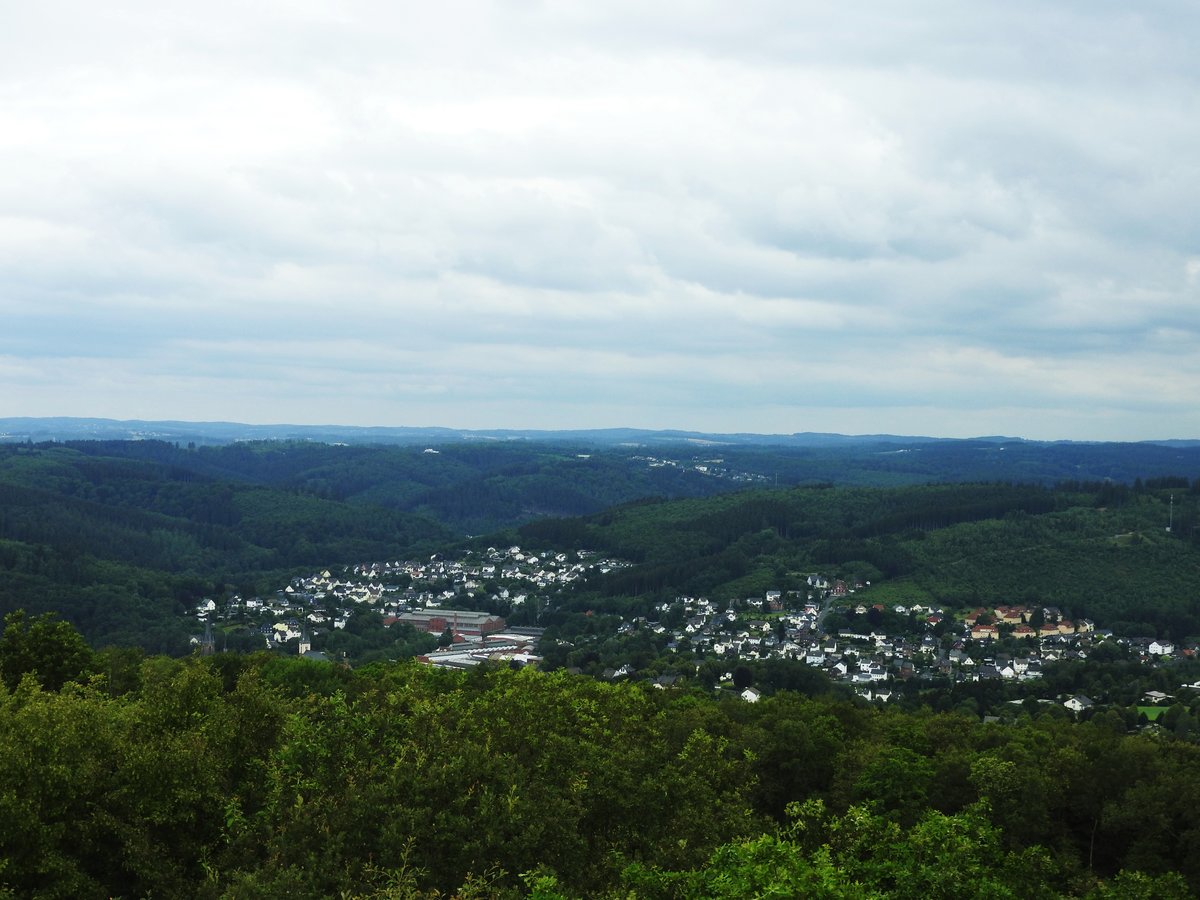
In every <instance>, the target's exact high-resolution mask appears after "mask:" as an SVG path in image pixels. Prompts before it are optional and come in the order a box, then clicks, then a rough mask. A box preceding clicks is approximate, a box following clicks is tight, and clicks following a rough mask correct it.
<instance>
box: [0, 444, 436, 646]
mask: <svg viewBox="0 0 1200 900" xmlns="http://www.w3.org/2000/svg"><path fill="white" fill-rule="evenodd" d="M90 449H94V448H90ZM452 539H454V533H453V532H451V531H450V530H449V529H447V528H445V527H444V526H442V525H441V524H439V523H437V522H435V521H433V520H432V519H429V518H427V517H422V516H418V515H415V514H411V513H404V512H399V511H395V510H388V509H383V508H380V507H365V506H363V505H353V504H350V503H347V502H344V501H339V500H334V499H329V498H324V497H320V496H316V495H313V494H311V493H306V492H303V491H295V490H283V489H280V488H276V487H270V486H264V485H259V484H254V483H251V482H250V481H248V480H247V479H245V478H241V479H238V480H231V479H222V478H220V477H218V476H216V475H210V474H203V473H199V472H197V471H195V470H189V469H184V468H181V467H178V466H172V465H170V464H169V463H166V462H155V461H152V460H148V459H123V458H119V457H110V456H102V455H99V454H96V453H84V452H81V451H79V450H77V449H73V448H70V447H64V446H58V445H51V446H46V447H40V448H38V447H35V448H26V447H19V446H12V445H10V446H7V447H0V611H5V612H6V611H9V610H13V609H17V608H24V609H27V610H29V611H31V612H41V611H43V610H55V611H58V612H61V613H62V614H63V615H65V616H67V617H69V618H70V619H71V620H72V621H73V622H75V623H76V624H77V625H78V626H79V627H80V628H81V630H82V631H83V632H84V633H85V634H86V635H87V637H88V638H89V640H91V641H93V642H94V643H97V644H104V643H121V644H129V645H138V646H142V647H146V648H147V649H150V650H155V651H161V652H180V651H182V650H184V649H185V648H186V646H187V638H188V631H189V627H190V626H188V625H187V624H186V623H185V621H184V619H183V618H182V616H183V613H184V612H185V611H186V610H187V609H189V608H190V607H191V606H192V605H194V604H195V602H196V601H197V600H198V599H199V598H200V597H201V596H208V595H213V594H216V595H220V594H222V593H224V592H226V591H227V590H228V591H241V592H244V593H246V594H247V595H250V594H253V593H257V592H258V591H260V590H262V591H273V590H275V589H276V588H277V587H278V584H279V581H280V579H282V578H283V577H284V576H285V574H286V573H288V572H290V571H292V570H295V569H296V568H297V567H308V568H312V567H323V566H326V565H330V564H332V563H336V562H350V561H354V560H361V559H377V558H384V557H391V556H394V555H396V554H399V553H407V552H413V551H416V550H420V549H421V548H428V547H435V546H436V547H440V546H443V545H444V544H445V543H446V542H447V541H450V540H452ZM192 627H194V626H192Z"/></svg>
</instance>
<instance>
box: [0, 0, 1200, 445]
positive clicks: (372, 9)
mask: <svg viewBox="0 0 1200 900" xmlns="http://www.w3.org/2000/svg"><path fill="white" fill-rule="evenodd" d="M2 16H3V21H0V165H3V166H4V170H5V172H6V177H5V178H4V179H0V316H2V317H3V322H4V328H3V329H2V330H0V396H3V397H4V398H5V399H6V400H7V402H6V403H5V404H3V406H4V407H5V409H6V410H7V413H6V414H12V415H56V414H76V415H92V414H99V415H112V416H116V417H121V418H129V417H142V418H153V417H157V418H196V419H200V418H220V419H243V420H251V421H280V420H285V419H286V420H291V421H298V422H339V421H340V422H354V423H359V424H447V425H458V426H479V427H483V426H502V425H508V426H542V427H559V426H561V427H577V426H583V425H596V426H604V425H623V424H628V425H638V426H646V427H691V428H709V429H720V430H730V431H738V430H760V431H793V430H803V429H813V430H841V431H855V432H864V431H879V430H891V431H900V432H910V433H934V434H969V433H983V432H989V433H993V432H1000V431H1008V432H1016V433H1022V434H1026V435H1029V436H1031V437H1073V438H1143V437H1152V436H1165V435H1184V434H1188V435H1195V434H1200V412H1198V411H1196V410H1195V409H1194V402H1193V400H1192V398H1194V397H1195V396H1197V395H1198V394H1200V361H1198V360H1197V355H1196V353H1195V350H1194V348H1195V347H1196V346H1197V338H1200V334H1198V333H1197V332H1198V331H1200V219H1198V217H1197V216H1196V214H1195V210H1196V209H1197V208H1200V177H1198V176H1200V172H1198V171H1197V169H1198V168H1200V162H1198V161H1197V158H1196V155H1195V147H1196V146H1200V115H1197V109H1196V99H1195V98H1196V97H1197V96H1200V93H1198V92H1197V86H1198V81H1200V61H1197V59H1196V54H1195V53H1194V46H1195V42H1196V39H1197V38H1198V37H1200V13H1198V12H1197V11H1196V10H1195V8H1194V7H1193V5H1191V4H1175V5H1171V4H1165V5H1157V6H1155V7H1154V8H1153V9H1140V8H1138V9H1131V8H1128V7H1127V6H1123V5H1118V4H1109V3H1098V4H1097V3H1093V4H1055V5H1047V4H1039V3H1032V2H1019V3H1015V4H1014V3H1005V4H1000V3H987V4H974V5H972V6H971V7H969V8H968V7H962V6H961V5H959V4H950V3H945V2H932V0H930V2H924V3H916V4H908V5H906V6H905V7H904V8H903V9H900V8H899V7H896V6H895V5H894V4H888V3H883V2H879V3H867V4H856V5H855V6H854V7H853V8H851V9H848V10H844V11H838V12H833V11H831V10H829V9H828V8H823V7H821V6H819V5H816V4H797V3H784V2H770V0H761V2H757V3H750V4H745V5H743V6H742V7H739V9H738V10H737V12H736V13H734V12H731V11H730V9H729V8H728V6H727V5H726V4H717V3H712V2H694V3H688V4H684V5H662V4H649V5H647V4H644V3H639V4H633V3H609V4H585V3H574V2H569V3H539V2H532V0H531V2H510V3H501V2H497V3H484V2H461V3H450V4H439V5H437V6H436V7H433V6H427V7H423V8H421V9H419V10H416V9H411V8H407V7H397V6H395V5H394V4H381V3H357V4H354V3H352V4H332V3H322V2H316V3H312V4H305V5H302V6H300V7H295V6H294V5H293V6H290V7H285V6H276V5H270V4H261V5H255V6H254V7H253V8H251V9H242V8H240V7H238V6H236V5H234V4H232V3H225V2H217V0H214V2H213V3H210V4H205V5H204V6H202V7H192V8H187V9H177V8H171V7H170V6H169V5H163V4H157V3H154V4H152V3H148V2H147V3H122V4H117V6H116V7H115V8H114V7H113V6H111V5H109V6H106V7H104V8H103V9H100V8H97V7H95V6H94V5H87V4H81V3H77V2H74V0H59V2H57V3H47V4H36V5H32V4H26V5H25V7H23V8H19V9H16V8H14V9H13V10H6V11H5V13H3V14H2ZM64 23H65V24H64Z"/></svg>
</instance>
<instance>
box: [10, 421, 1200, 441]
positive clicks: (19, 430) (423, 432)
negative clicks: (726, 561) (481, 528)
mask: <svg viewBox="0 0 1200 900" xmlns="http://www.w3.org/2000/svg"><path fill="white" fill-rule="evenodd" d="M26 440H32V441H35V442H36V441H69V440H161V441H191V442H195V443H200V444H224V443H232V442H235V441H261V440H275V441H279V440H285V441H286V440H309V441H324V442H335V441H337V442H344V443H355V444H422V443H429V442H452V441H493V440H499V441H502V440H509V441H515V440H525V441H552V442H571V443H575V442H578V443H586V444H592V445H595V446H618V445H621V444H644V445H652V444H677V443H680V442H689V443H696V444H716V445H746V446H753V445H760V446H792V447H847V446H854V445H861V444H899V445H908V444H928V443H940V442H962V441H983V442H989V443H1004V444H1011V443H1028V444H1038V445H1043V446H1049V445H1056V444H1083V445H1085V446H1087V445H1099V444H1104V443H1112V442H1103V441H1032V440H1028V439H1026V438H1022V437H1014V436H1005V435H985V436H978V437H971V438H947V437H933V436H928V435H899V434H837V433H833V432H818V431H802V432H795V433H793V434H755V433H752V432H736V433H718V432H703V431H681V430H677V429H645V428H591V429H561V430H557V429H553V430H552V429H520V428H480V429H472V428H446V427H441V426H428V427H424V426H360V425H289V424H285V423H281V424H247V423H243V422H188V421H180V420H171V419H168V420H154V421H148V420H141V419H99V418H79V417H72V416H48V417H28V416H15V417H9V418H0V442H13V441H26ZM1131 443H1132V442H1131ZM1136 443H1140V444H1153V445H1160V446H1172V447H1196V446H1200V439H1182V438H1168V439H1163V440H1148V441H1139V442H1136Z"/></svg>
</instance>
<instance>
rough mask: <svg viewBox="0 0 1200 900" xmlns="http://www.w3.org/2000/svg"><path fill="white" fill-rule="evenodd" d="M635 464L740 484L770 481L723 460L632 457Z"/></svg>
mask: <svg viewBox="0 0 1200 900" xmlns="http://www.w3.org/2000/svg"><path fill="white" fill-rule="evenodd" d="M630 459H632V460H634V461H635V462H642V463H645V464H646V465H647V467H649V468H651V469H679V470H681V471H691V472H698V473H699V474H701V475H707V476H708V477H710V478H728V479H729V480H730V481H736V482H738V483H740V484H767V483H768V482H769V481H770V479H769V478H768V477H767V476H766V475H758V474H756V473H754V472H738V471H735V470H733V469H730V468H728V467H727V466H726V465H725V460H723V459H693V460H691V461H689V462H681V461H680V460H677V459H667V458H665V457H659V456H631V457H630Z"/></svg>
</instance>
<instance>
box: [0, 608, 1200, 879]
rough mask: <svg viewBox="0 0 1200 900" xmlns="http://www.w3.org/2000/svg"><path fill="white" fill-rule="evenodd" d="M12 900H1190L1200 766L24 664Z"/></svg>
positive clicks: (815, 703)
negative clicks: (805, 899) (449, 899)
mask: <svg viewBox="0 0 1200 900" xmlns="http://www.w3.org/2000/svg"><path fill="white" fill-rule="evenodd" d="M0 675H2V676H3V679H2V680H3V684H2V685H0V860H2V863H0V893H4V892H7V893H8V894H9V895H11V896H43V897H71V898H84V897H98V898H99V897H110V896H111V897H119V896H125V897H134V896H152V895H153V896H190V897H230V898H234V897H278V896H282V895H290V896H295V897H329V896H343V897H379V898H383V897H389V898H399V897H407V898H416V897H425V898H432V897H446V896H457V897H494V896H496V897H503V896H511V897H521V896H532V897H539V898H553V897H583V896H587V897H605V896H608V897H626V898H628V897H647V898H657V897H661V898H668V897H697V898H699V897H729V898H733V897H746V898H749V897H762V896H813V897H831V898H832V897H837V898H842V897H846V898H849V897H855V898H863V897H912V898H929V897H946V898H951V897H953V898H961V897H978V898H989V900H991V898H997V897H1014V898H1015V897H1021V898H1028V897H1045V898H1050V897H1060V896H1092V897H1146V898H1151V897H1155V898H1162V897H1168V898H1169V897H1184V896H1188V895H1189V894H1190V893H1191V892H1192V891H1195V890H1196V889H1198V888H1200V857H1197V854H1196V853H1195V847H1196V842H1197V841H1198V840H1200V828H1198V826H1197V825H1196V822H1195V817H1194V815H1193V811H1194V809H1195V807H1196V804H1197V803H1198V802H1200V747H1197V746H1196V745H1194V744H1190V743H1185V742H1180V741H1176V740H1173V739H1172V738H1171V737H1169V736H1167V735H1165V734H1159V735H1157V736H1148V735H1140V736H1139V735H1128V734H1126V733H1125V729H1124V727H1123V725H1122V723H1121V722H1120V721H1119V720H1118V719H1116V718H1113V719H1111V720H1110V719H1109V718H1107V717H1100V718H1097V719H1095V720H1093V721H1091V722H1088V723H1082V724H1080V723H1074V722H1071V721H1068V720H1065V719H1063V718H1055V717H1042V718H1040V719H1038V720H1036V721H1030V720H1023V721H1018V722H1017V723H1016V724H1013V725H1008V726H997V725H980V724H978V721H977V720H976V719H974V718H968V717H964V716H961V715H958V714H954V713H947V714H930V713H923V714H919V715H914V714H910V713H905V712H900V711H896V710H886V711H885V710H880V709H876V708H871V707H867V706H866V705H864V704H861V703H857V704H856V703H853V702H850V701H845V700H840V699H836V698H832V697H829V696H824V695H814V696H806V695H803V694H800V693H795V692H781V693H779V694H777V695H776V696H774V697H770V698H766V699H764V700H763V701H761V702H759V703H757V704H746V703H743V702H741V701H739V700H736V699H733V698H731V699H728V700H720V699H713V697H712V696H711V695H708V694H699V693H693V692H688V691H680V690H667V691H657V690H653V689H648V688H642V687H640V686H637V685H621V684H606V683H601V682H597V681H594V680H591V679H586V678H580V677H574V676H568V675H564V674H562V673H559V674H553V675H548V674H543V673H538V672H535V671H533V670H531V669H524V670H519V671H514V670H510V669H508V668H500V669H490V668H484V669H479V670H476V671H473V672H470V673H466V674H464V673H461V672H459V673H453V672H446V671H440V670H435V669H430V668H426V667H421V666H418V665H415V664H400V665H395V664H389V665H375V666H372V667H367V668H364V669H359V670H354V671H351V670H349V669H345V668H339V667H336V666H334V665H332V664H330V663H314V662H310V661H306V660H302V659H296V658H282V657H278V656H272V655H269V654H258V655H252V656H246V655H229V654H218V655H215V656H211V657H195V658H191V659H186V660H171V659H167V658H163V657H149V658H146V657H143V656H142V654H141V653H140V652H139V651H136V650H125V649H115V648H113V649H108V650H105V651H102V652H99V653H93V652H92V651H90V650H89V649H88V648H87V645H86V644H85V643H84V642H83V641H82V639H80V638H79V636H78V634H77V633H76V632H74V630H73V629H71V627H70V626H69V625H67V624H66V623H63V622H59V621H56V620H54V619H52V618H50V617H38V618H35V619H29V618H27V617H24V616H21V615H19V614H18V615H16V616H10V617H9V621H8V627H7V628H6V630H5V632H4V635H3V637H2V638H0Z"/></svg>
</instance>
